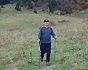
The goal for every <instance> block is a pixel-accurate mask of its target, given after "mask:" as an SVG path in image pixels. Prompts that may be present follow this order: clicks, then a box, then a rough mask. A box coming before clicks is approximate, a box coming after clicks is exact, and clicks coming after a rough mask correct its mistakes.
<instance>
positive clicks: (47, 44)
mask: <svg viewBox="0 0 88 70" xmlns="http://www.w3.org/2000/svg"><path fill="white" fill-rule="evenodd" d="M51 35H52V37H53V38H55V39H56V38H57V36H56V35H55V33H54V31H53V29H52V28H51V27H49V20H48V19H45V20H44V27H40V31H39V34H38V42H40V41H41V44H40V50H41V61H43V57H44V54H45V53H47V54H46V65H47V66H50V65H51V64H50V53H51Z"/></svg>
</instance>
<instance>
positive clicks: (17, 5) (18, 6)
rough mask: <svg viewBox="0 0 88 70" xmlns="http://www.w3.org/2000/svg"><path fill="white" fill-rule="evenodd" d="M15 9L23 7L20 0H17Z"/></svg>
mask: <svg viewBox="0 0 88 70" xmlns="http://www.w3.org/2000/svg"><path fill="white" fill-rule="evenodd" d="M15 9H16V10H17V11H21V8H20V0H19V1H17V3H16V7H15Z"/></svg>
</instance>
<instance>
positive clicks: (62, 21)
mask: <svg viewBox="0 0 88 70" xmlns="http://www.w3.org/2000/svg"><path fill="white" fill-rule="evenodd" d="M57 22H58V23H66V22H70V21H68V20H61V21H57Z"/></svg>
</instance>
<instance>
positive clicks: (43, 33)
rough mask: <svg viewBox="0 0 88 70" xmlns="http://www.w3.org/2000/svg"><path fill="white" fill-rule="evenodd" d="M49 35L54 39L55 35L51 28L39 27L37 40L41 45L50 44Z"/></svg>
mask: <svg viewBox="0 0 88 70" xmlns="http://www.w3.org/2000/svg"><path fill="white" fill-rule="evenodd" d="M51 35H52V37H53V38H54V36H55V33H54V31H53V29H52V28H50V27H48V28H46V27H43V28H42V27H41V28H40V31H39V35H38V38H39V39H41V42H42V43H50V42H51Z"/></svg>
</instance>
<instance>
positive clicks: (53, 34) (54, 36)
mask: <svg viewBox="0 0 88 70" xmlns="http://www.w3.org/2000/svg"><path fill="white" fill-rule="evenodd" d="M51 29H52V28H51ZM52 37H53V38H55V39H56V38H57V36H56V35H55V33H54V31H53V29H52Z"/></svg>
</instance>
